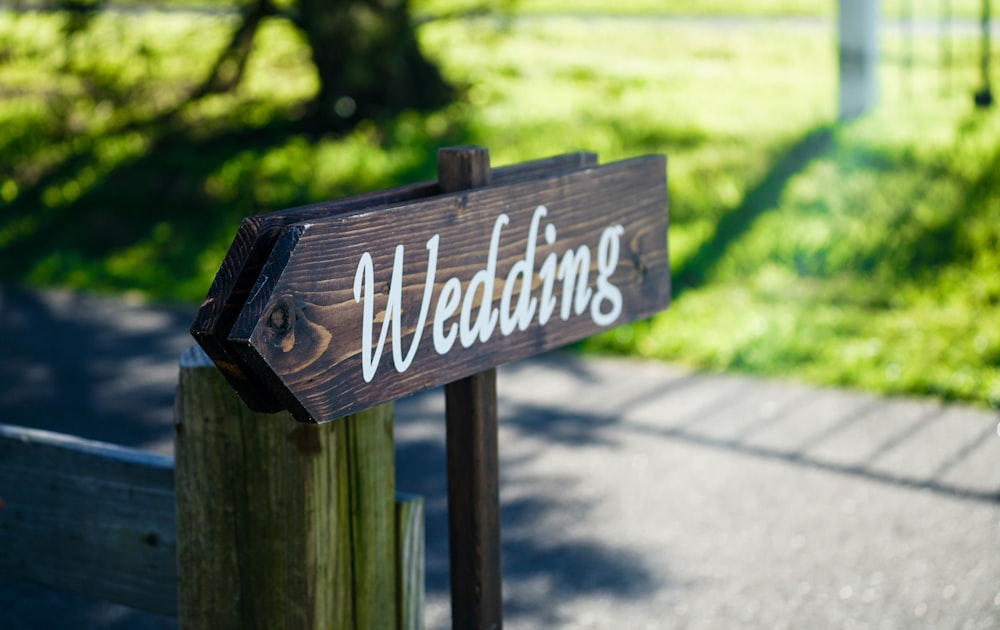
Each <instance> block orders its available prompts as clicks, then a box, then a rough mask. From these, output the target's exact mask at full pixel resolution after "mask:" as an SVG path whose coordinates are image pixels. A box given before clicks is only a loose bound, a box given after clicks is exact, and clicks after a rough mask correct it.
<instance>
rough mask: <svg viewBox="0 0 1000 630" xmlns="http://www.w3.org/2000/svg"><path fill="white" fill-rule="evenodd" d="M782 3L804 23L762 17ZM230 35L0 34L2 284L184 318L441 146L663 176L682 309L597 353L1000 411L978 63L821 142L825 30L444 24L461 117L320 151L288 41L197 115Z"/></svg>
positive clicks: (441, 37) (631, 23)
mask: <svg viewBox="0 0 1000 630" xmlns="http://www.w3.org/2000/svg"><path fill="white" fill-rule="evenodd" d="M779 4H781V5H783V6H786V7H787V6H791V5H792V4H794V5H796V6H802V7H805V6H807V5H809V6H812V5H814V4H816V3H807V2H805V0H802V1H801V2H792V0H789V1H788V2H787V3H786V2H779V1H776V2H774V3H755V4H754V6H755V7H757V11H758V12H766V11H767V10H770V9H767V7H773V6H777V5H779ZM827 4H829V3H823V6H824V7H825V6H826V5H827ZM955 4H956V6H958V4H959V3H957V2H956V3H955ZM528 5H531V8H529V6H528ZM420 6H424V7H430V8H436V9H437V10H445V9H449V8H455V7H457V6H459V5H457V4H456V3H454V2H448V3H445V2H439V3H437V4H433V3H432V2H431V1H430V0H428V1H427V2H425V3H423V4H421V5H420ZM519 6H520V7H522V8H523V10H538V11H542V10H543V9H542V8H540V7H543V6H552V7H555V4H554V3H553V4H551V5H543V3H542V2H541V1H540V0H539V1H537V2H533V3H529V2H527V1H525V2H522V3H521V4H520V5H519ZM574 6H575V7H576V9H577V10H580V11H583V10H586V9H587V6H588V5H584V4H581V3H575V4H574ZM593 6H595V7H596V6H597V5H593ZM615 6H617V7H619V8H622V7H627V8H628V10H634V11H636V12H642V11H644V10H645V9H643V7H644V6H646V5H643V4H642V3H641V2H638V1H637V2H633V3H620V4H616V5H615ZM678 6H679V4H678ZM699 6H702V7H710V6H716V5H710V4H700V5H699ZM717 6H719V7H729V10H735V9H739V8H741V5H740V3H736V2H729V3H725V4H723V3H721V2H720V3H718V5H717ZM748 6H749V5H748ZM734 7H735V9H734ZM545 10H548V9H545ZM551 10H558V9H557V8H552V9H551ZM704 11H708V9H707V8H706V9H704ZM720 11H721V9H720ZM721 12H726V11H721ZM803 12H806V11H805V10H803ZM232 24H233V21H232V18H231V17H224V16H207V15H200V16H199V15H183V14H152V15H128V14H114V15H104V16H102V17H100V18H98V20H97V21H96V22H95V23H94V24H93V25H92V27H91V29H90V30H88V31H86V32H85V33H83V34H81V35H78V36H77V37H75V38H74V39H73V40H72V42H69V43H67V42H66V41H65V40H64V38H63V36H62V30H61V29H62V26H63V24H62V21H61V18H59V16H54V15H38V14H27V15H21V16H15V15H12V14H9V13H8V14H0V86H2V87H0V204H2V205H0V278H2V279H4V280H7V281H12V280H13V281H29V282H33V283H36V284H42V285H63V286H72V287H78V288H84V289H89V290H102V291H116V292H121V291H131V292H137V293H141V294H144V295H146V296H148V297H150V298H154V299H170V300H186V301H196V300H200V299H201V298H202V297H203V295H204V293H205V291H206V290H207V287H208V284H209V282H210V281H211V278H212V275H213V274H214V272H215V270H216V269H217V267H218V265H219V263H220V261H221V259H222V257H223V255H224V253H225V250H226V248H227V247H228V245H229V241H230V239H231V238H232V234H233V232H234V231H235V229H236V226H237V225H238V222H239V219H240V218H241V217H242V216H245V215H247V214H251V213H256V212H261V211H265V210H269V209H279V208H284V207H289V206H294V205H299V204H302V203H307V202H311V201H315V200H320V199H328V198H333V197H338V196H342V195H346V194H351V193H354V192H360V191H365V190H371V189H376V188H381V187H385V186H389V185H393V184H395V183H400V182H405V181H413V180H416V179H422V178H428V177H432V176H433V171H434V155H435V150H436V148H437V147H439V146H444V145H448V144H457V143H463V142H474V143H479V144H483V145H486V146H488V147H489V148H490V150H491V154H492V157H493V162H494V164H497V165H499V164H505V163H511V162H516V161H520V160H525V159H530V158H535V157H541V156H544V155H550V154H554V153H560V152H565V151H570V150H575V149H587V150H592V151H596V152H598V153H599V154H600V156H601V159H602V161H610V160H614V159H619V158H624V157H630V156H634V155H638V154H642V153H649V152H657V153H666V154H667V155H668V157H669V165H668V174H669V188H670V195H671V207H670V212H671V228H670V234H669V239H668V240H669V247H670V255H671V265H672V267H673V269H674V283H675V301H674V304H673V305H672V307H671V309H670V310H668V311H667V312H665V313H664V314H662V315H660V316H658V317H655V318H653V319H652V320H650V321H647V322H641V323H638V324H635V325H632V326H627V327H623V328H620V329H617V330H615V331H612V332H610V333H608V334H605V335H601V336H599V337H597V338H595V339H593V340H591V341H589V342H588V343H587V344H585V347H586V349H588V350H590V351H598V352H614V353H623V354H628V355H631V356H644V357H656V358H662V359H667V360H672V361H681V362H684V363H687V364H689V365H692V366H695V367H697V368H701V369H708V370H741V371H746V372H751V373H757V374H768V375H780V376H783V377H792V378H799V379H804V380H809V381H812V382H818V383H826V384H834V385H843V386H850V387H863V388H868V389H872V390H874V391H880V392H887V393H906V394H918V395H934V396H939V397H942V398H947V399H958V400H964V401H970V402H974V403H977V404H983V405H987V404H989V405H994V406H1000V374H998V370H997V366H998V365H1000V308H997V307H998V303H1000V273H997V269H998V268H1000V182H998V181H996V180H997V178H996V177H995V176H994V174H995V173H997V172H1000V120H998V113H997V112H996V110H991V111H976V110H974V109H973V108H972V106H971V97H970V94H971V90H972V89H973V88H974V87H975V86H976V85H977V75H976V59H977V56H976V54H977V49H976V46H975V44H976V41H975V40H972V39H960V38H956V39H955V40H954V41H953V46H952V58H953V62H952V63H953V67H952V69H951V70H950V71H947V72H946V71H945V70H944V69H942V67H941V61H940V60H941V52H942V51H941V49H940V46H939V43H938V41H937V40H936V39H934V38H923V37H917V38H916V39H915V40H914V41H913V43H912V46H910V45H908V44H906V42H903V41H897V40H894V39H892V38H891V37H890V38H888V39H887V40H886V41H885V42H884V55H883V68H882V76H881V79H882V99H881V103H880V105H879V107H878V108H877V109H876V110H875V111H874V112H873V113H872V114H871V115H869V116H868V117H866V118H864V119H862V120H859V121H857V122H855V123H852V124H850V125H846V126H836V125H834V124H833V121H834V118H835V96H836V95H835V88H836V57H835V54H836V53H835V49H834V46H833V42H832V36H827V35H824V34H823V33H822V31H820V30H817V29H797V28H796V27H795V26H794V25H791V24H786V23H782V22H777V23H775V24H768V25H763V26H760V25H758V26H755V27H752V28H734V27H725V28H718V27H714V26H712V25H711V24H708V23H699V24H693V23H684V22H670V21H667V22H657V21H642V20H628V21H620V20H613V19H611V20H601V19H578V18H572V17H561V18H555V17H546V18H539V19H532V20H524V21H514V22H511V23H503V22H497V21H494V20H489V19H482V20H464V21H456V20H442V21H436V22H430V23H428V24H427V25H425V26H423V27H422V28H421V38H422V42H423V45H424V46H425V48H426V50H428V51H429V52H430V53H431V54H432V55H433V56H434V57H435V58H436V59H437V60H439V62H440V63H441V64H442V67H443V68H444V71H445V72H446V74H447V75H448V77H449V78H450V79H452V80H453V81H455V82H456V83H460V84H462V85H464V86H465V88H466V89H465V94H464V97H463V98H462V99H460V100H459V101H458V102H456V103H455V104H454V105H452V106H450V107H448V108H446V109H445V110H442V111H439V112H434V113H429V114H420V113H415V112H403V113H401V114H400V115H398V116H397V117H395V118H394V119H392V120H389V121H384V122H382V123H379V124H376V123H363V124H362V125H361V126H359V127H358V129H357V130H355V131H354V132H352V133H351V134H349V135H348V136H346V137H336V136H328V137H315V136H310V135H306V134H304V133H301V132H300V130H299V129H298V127H297V126H296V122H295V121H296V118H297V117H298V116H299V115H300V113H301V112H300V111H299V104H300V103H301V102H302V101H304V100H305V99H307V98H308V97H309V95H310V94H312V92H313V91H314V90H315V89H316V78H315V74H314V72H313V71H312V68H311V66H310V64H309V56H308V50H307V49H306V47H305V45H304V43H303V41H302V39H301V37H300V36H299V35H298V34H297V33H296V32H295V31H293V30H292V29H291V28H290V27H289V26H288V25H287V24H285V23H283V22H281V21H278V20H273V21H270V22H267V23H266V24H265V27H264V30H263V31H262V32H261V33H260V37H261V39H260V40H259V41H258V46H257V48H256V50H255V52H254V54H253V56H252V58H251V62H250V68H249V71H248V75H247V77H246V81H245V82H244V84H243V85H242V86H241V88H240V89H239V90H238V91H237V92H236V93H234V94H229V95H221V96H215V97H211V98H209V99H205V100H203V101H201V102H199V103H196V104H194V105H185V104H184V103H185V95H186V94H187V93H188V91H189V90H190V89H191V88H192V87H193V86H194V85H196V84H197V82H198V81H199V80H200V79H201V77H203V76H204V74H205V72H207V70H208V68H209V65H210V64H211V61H212V60H213V57H214V55H215V54H216V53H217V51H218V50H219V49H220V48H221V47H222V46H223V45H224V43H225V41H226V38H227V36H228V33H229V30H230V29H231V28H232ZM907 60H909V61H907ZM171 112H175V114H174V115H172V116H168V114H170V113H171Z"/></svg>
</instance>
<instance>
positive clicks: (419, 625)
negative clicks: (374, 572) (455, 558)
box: [396, 492, 426, 630]
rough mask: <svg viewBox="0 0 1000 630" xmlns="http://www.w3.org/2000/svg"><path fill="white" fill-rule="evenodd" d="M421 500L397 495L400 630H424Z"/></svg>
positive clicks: (422, 514) (422, 503) (415, 496)
mask: <svg viewBox="0 0 1000 630" xmlns="http://www.w3.org/2000/svg"><path fill="white" fill-rule="evenodd" d="M424 531H425V528H424V500H423V498H422V497H419V496H417V495H415V494H404V493H401V492H397V493H396V550H397V553H398V557H399V564H398V565H397V566H398V574H397V580H396V585H397V586H396V588H397V597H398V598H399V604H398V607H397V611H398V613H399V624H398V626H397V627H398V628H399V630H424V571H425V554H426V551H425V544H424Z"/></svg>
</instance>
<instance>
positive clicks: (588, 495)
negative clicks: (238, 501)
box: [0, 287, 1000, 630]
mask: <svg viewBox="0 0 1000 630" xmlns="http://www.w3.org/2000/svg"><path fill="white" fill-rule="evenodd" d="M192 313H193V309H192V308H191V307H186V306H182V307H157V308H148V307H141V306H136V305H130V304H128V303H126V302H122V301H120V300H103V299H95V298H91V297H86V296H80V295H75V294H71V293H61V292H45V293H37V292H30V291H24V290H20V289H13V288H9V287H3V288H0V330H3V331H4V332H3V334H2V335H0V377H2V383H3V385H2V386H0V422H5V423H11V424H21V425H27V426H35V427H39V428H45V429H50V430H55V431H62V432H67V433H74V434H77V435H82V436H85V437H88V438H93V439H101V440H107V441H114V442H118V443H122V444H127V445H131V446H139V447H143V448H149V449H153V450H158V451H161V452H169V451H170V449H171V431H172V428H171V411H170V408H171V404H172V397H173V389H174V386H175V382H176V358H177V356H178V355H179V354H180V352H181V351H182V350H183V349H184V348H186V347H187V346H188V345H190V343H191V342H190V338H189V337H188V336H187V333H186V327H187V324H188V323H189V322H190V319H191V316H192ZM499 391H500V401H501V404H500V412H501V427H502V428H501V436H500V439H501V441H500V450H501V476H502V485H501V503H502V510H503V512H502V521H503V553H504V576H505V584H504V595H505V599H506V605H505V615H506V623H507V627H509V628H515V629H516V628H538V629H543V628H613V629H616V630H626V629H628V630H632V629H641V628H691V629H695V628H769V629H771V628H900V629H909V628H963V629H964V628H969V629H974V628H1000V437H998V434H997V422H998V420H1000V416H998V414H997V413H996V412H991V411H987V410H982V409H974V408H969V407H962V406H955V405H942V404H939V403H936V402H933V401H926V400H924V401H921V400H905V399H900V400H892V399H890V400H887V399H883V398H878V397H876V396H872V395H868V394H863V393H850V392H843V391H837V390H829V389H821V388H815V387H809V386H803V385H797V384H792V383H787V382H776V381H768V380H760V379H754V378H748V377H742V376H726V375H723V376H719V375H702V374H696V373H691V372H689V371H686V370H683V369H680V368H677V367H675V366H671V365H664V364H659V363H644V362H633V361H622V360H605V359H580V358H577V357H573V356H569V355H565V354H552V355H549V356H545V357H541V358H539V359H535V360H531V361H526V362H523V363H518V364H514V365H511V366H508V367H506V368H504V369H502V370H501V373H500V382H499ZM396 436H397V460H398V461H397V478H398V487H399V488H400V489H401V490H406V491H412V492H417V493H420V494H422V495H424V497H425V498H426V502H427V504H426V506H427V529H428V540H427V544H428V557H427V590H428V600H427V606H428V608H427V618H428V627H429V628H448V627H450V622H449V620H448V609H449V604H448V585H447V579H448V578H447V566H448V556H447V531H446V529H447V514H446V495H445V465H444V426H443V399H442V396H441V395H440V392H429V393H427V394H423V395H419V396H415V397H412V398H409V399H407V400H404V401H402V402H401V403H400V404H399V405H398V420H397V426H396ZM0 490H2V489H0ZM0 535H2V533H0ZM0 611H3V612H0V626H3V627H5V628H7V627H10V628H32V629H33V630H38V629H41V628H84V627H93V628H170V627H174V623H173V621H172V620H168V619H163V618H160V617H156V616H153V615H147V614H143V613H137V612H135V611H131V610H128V609H125V608H122V607H120V606H114V605H111V604H106V603H101V602H94V601H92V600H87V599H84V598H80V597H76V596H72V595H66V594H62V593H54V592H51V591H47V590H45V589H42V588H38V587H35V586H31V585H25V584H19V583H14V582H10V581H0Z"/></svg>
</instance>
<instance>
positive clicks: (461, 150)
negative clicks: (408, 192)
mask: <svg viewBox="0 0 1000 630" xmlns="http://www.w3.org/2000/svg"><path fill="white" fill-rule="evenodd" d="M490 179H491V178H490V154H489V151H488V150H487V149H485V148H483V147H453V148H447V149H441V150H440V151H439V152H438V183H439V186H440V188H441V192H442V193H451V192H459V191H461V190H466V189H470V188H478V187H480V186H488V185H489V184H490ZM496 376H497V373H496V368H490V369H487V370H484V371H482V372H478V373H476V374H473V375H472V376H468V377H466V378H463V379H460V380H458V381H455V382H453V383H449V384H448V385H446V386H445V417H446V431H447V438H446V439H447V447H446V448H447V460H448V532H449V534H448V535H449V553H450V560H451V615H452V627H453V628H475V629H481V630H500V628H502V627H503V596H502V587H501V581H502V580H501V577H502V576H501V568H500V495H499V478H498V458H499V456H498V444H497V430H498V428H497V387H496Z"/></svg>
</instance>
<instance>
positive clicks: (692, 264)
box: [673, 127, 834, 298]
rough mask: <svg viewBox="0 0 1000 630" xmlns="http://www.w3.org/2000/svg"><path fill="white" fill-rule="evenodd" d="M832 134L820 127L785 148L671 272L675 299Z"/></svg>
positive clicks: (700, 278)
mask: <svg viewBox="0 0 1000 630" xmlns="http://www.w3.org/2000/svg"><path fill="white" fill-rule="evenodd" d="M833 135H834V130H833V128H832V127H820V128H818V129H814V130H812V131H810V132H809V133H807V134H806V135H804V136H803V137H802V138H800V139H799V140H798V141H796V142H795V143H794V144H792V145H791V146H790V147H789V148H788V149H787V150H785V152H784V153H783V154H782V155H781V156H780V157H779V158H778V159H777V160H776V161H775V163H774V165H773V166H772V168H771V170H770V171H769V172H768V174H767V175H766V176H765V177H764V179H762V180H761V181H760V182H759V183H758V184H757V185H756V186H754V187H753V188H752V189H751V190H750V191H749V192H748V193H747V194H746V196H745V197H744V198H743V202H742V203H741V204H740V205H739V207H737V208H736V209H734V210H732V211H731V212H729V213H727V214H726V215H725V216H724V217H723V218H722V220H720V221H719V223H718V224H717V225H716V226H715V230H714V232H713V233H712V236H711V237H710V238H709V239H708V240H707V241H705V243H704V244H702V246H701V247H700V248H699V249H698V251H697V253H695V255H694V256H692V257H691V258H689V259H688V260H687V261H686V262H685V264H684V265H683V266H682V267H681V268H680V269H678V270H677V272H676V273H675V274H674V283H673V292H674V297H675V298H677V297H680V295H681V294H682V293H684V292H685V291H687V290H688V289H693V288H696V287H698V286H700V285H701V284H703V283H704V282H705V281H706V280H707V279H708V277H709V275H710V274H711V272H712V269H713V268H714V267H715V265H716V264H717V263H718V262H719V261H720V260H721V259H722V258H723V256H725V254H726V250H727V249H728V247H729V246H730V245H731V244H732V243H734V242H736V241H737V240H739V238H740V237H741V236H743V235H744V234H746V233H747V232H748V231H749V230H750V228H751V227H752V226H753V223H754V221H756V220H757V218H758V217H760V216H761V215H762V214H764V213H765V212H767V211H768V210H770V209H773V208H775V207H776V206H777V205H778V202H779V200H780V198H781V193H782V191H783V190H784V189H785V185H786V184H787V183H788V181H789V180H790V179H791V178H792V177H794V176H795V175H796V174H798V173H800V172H802V171H803V170H805V168H806V167H807V166H808V165H809V163H810V162H812V161H813V160H815V159H816V158H818V157H819V156H821V155H822V154H823V153H824V152H826V151H827V150H828V149H829V148H830V147H831V145H832V143H833Z"/></svg>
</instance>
